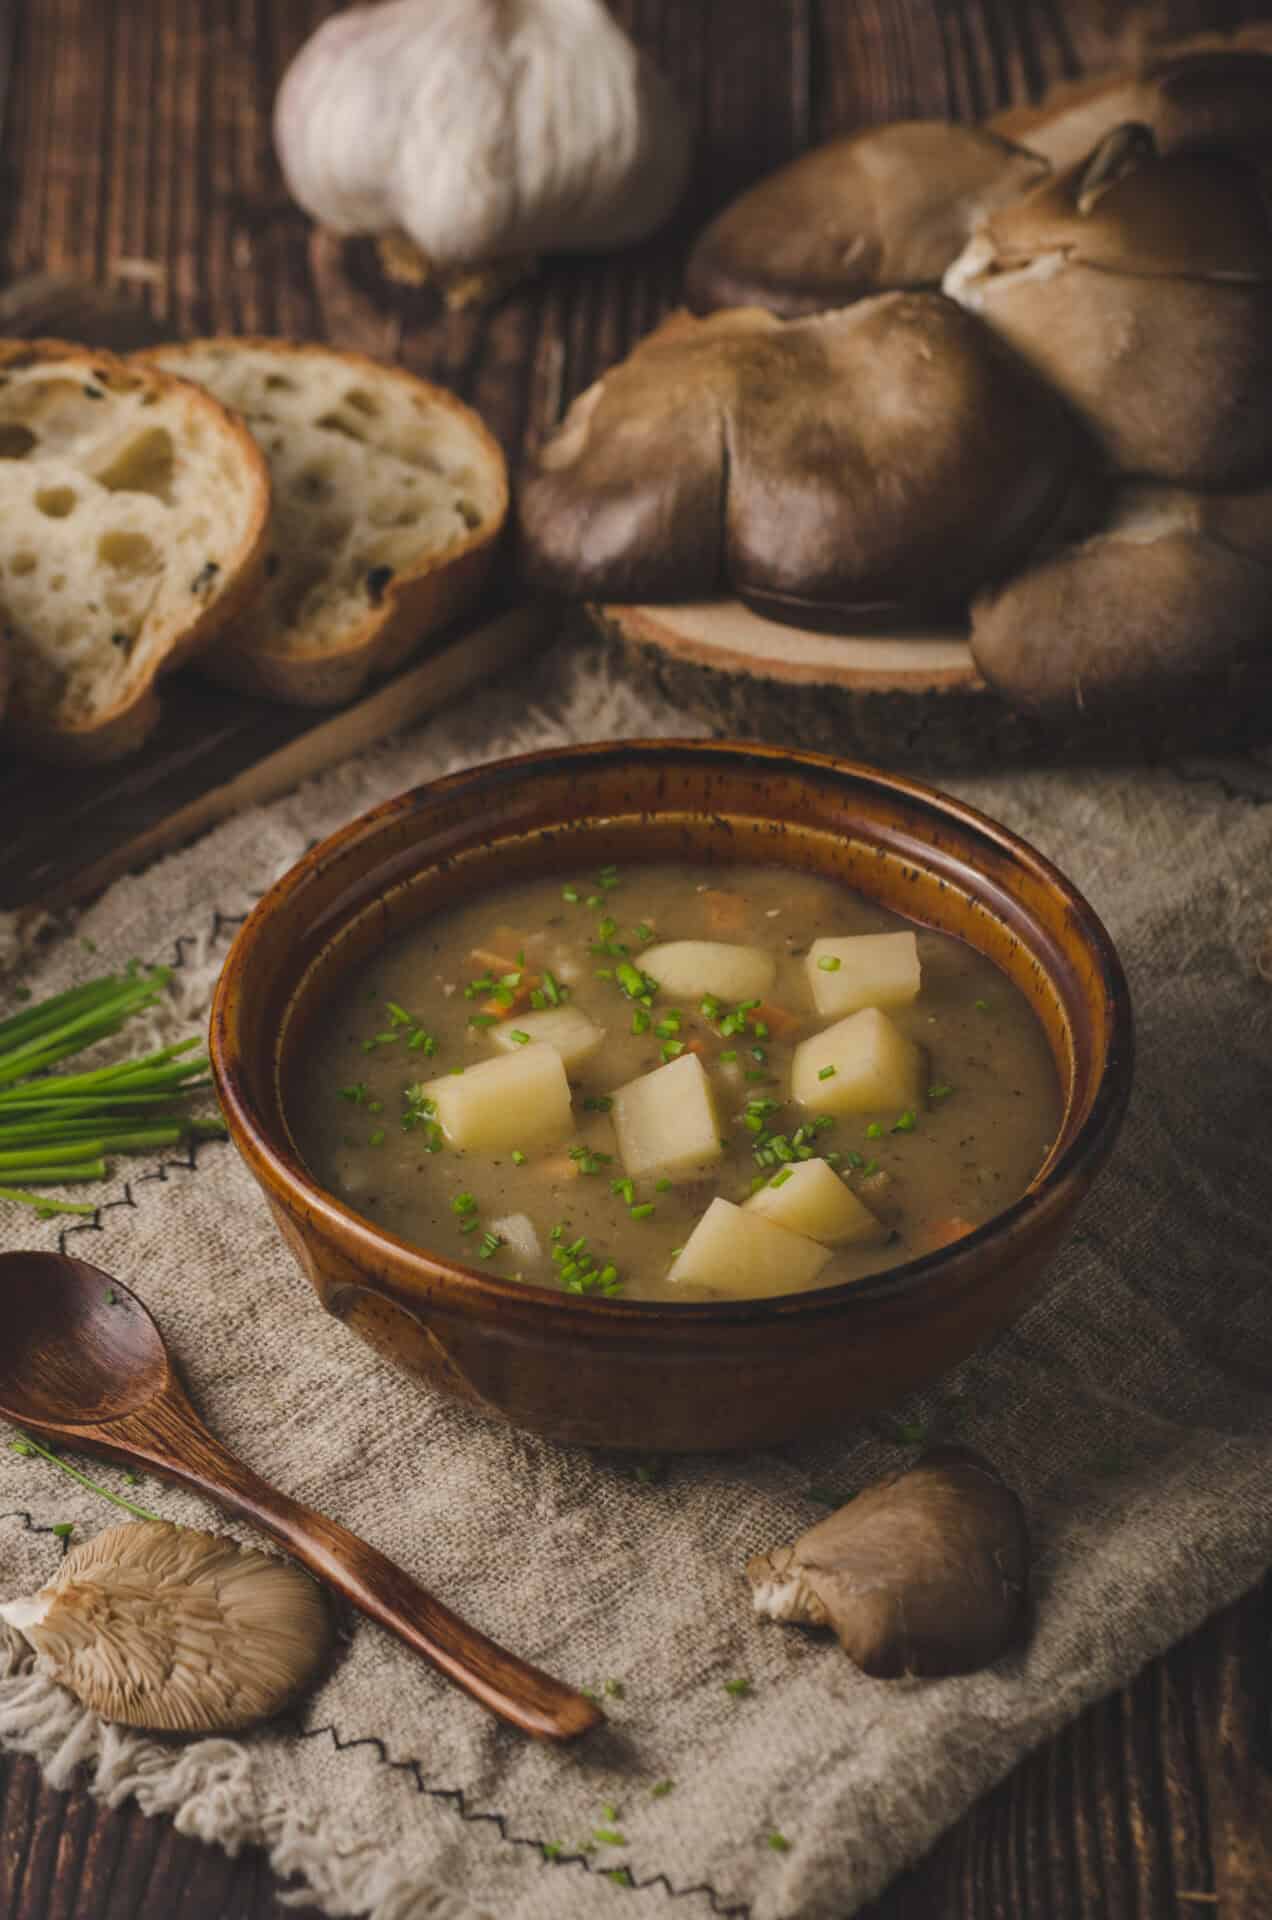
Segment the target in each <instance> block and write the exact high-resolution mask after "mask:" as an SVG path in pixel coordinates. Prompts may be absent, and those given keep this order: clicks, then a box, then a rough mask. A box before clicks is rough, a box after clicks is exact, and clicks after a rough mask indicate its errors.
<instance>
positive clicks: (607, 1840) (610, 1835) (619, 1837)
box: [592, 1827, 627, 1847]
mask: <svg viewBox="0 0 1272 1920" xmlns="http://www.w3.org/2000/svg"><path fill="white" fill-rule="evenodd" d="M592 1835H593V1838H594V1839H597V1840H599V1841H600V1843H601V1845H602V1846H603V1847H625V1846H626V1845H627V1840H626V1837H625V1836H624V1835H623V1834H621V1833H619V1832H618V1830H617V1828H615V1827H593V1828H592Z"/></svg>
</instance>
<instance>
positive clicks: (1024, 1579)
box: [747, 1447, 1029, 1680]
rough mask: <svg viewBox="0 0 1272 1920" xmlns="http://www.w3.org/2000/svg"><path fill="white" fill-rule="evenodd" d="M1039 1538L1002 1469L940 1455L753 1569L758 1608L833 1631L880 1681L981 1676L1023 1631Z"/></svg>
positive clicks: (940, 1450) (962, 1453) (950, 1452)
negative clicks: (1034, 1542)
mask: <svg viewBox="0 0 1272 1920" xmlns="http://www.w3.org/2000/svg"><path fill="white" fill-rule="evenodd" d="M1028 1569H1029V1535H1028V1531H1027V1528H1026V1526H1025V1516H1024V1509H1023V1508H1022V1506H1021V1504H1020V1500H1019V1498H1018V1497H1017V1495H1016V1494H1015V1493H1013V1492H1012V1490H1011V1488H1010V1487H1008V1486H1007V1485H1006V1483H1005V1482H1004V1481H1003V1480H1002V1479H1001V1478H1000V1476H999V1474H998V1471H997V1469H996V1468H995V1467H994V1466H992V1465H991V1463H990V1462H989V1461H988V1460H986V1459H985V1458H983V1456H982V1455H980V1454H977V1453H973V1452H972V1451H971V1449H970V1448H967V1447H933V1448H931V1449H929V1451H928V1452H927V1453H925V1454H924V1455H923V1456H922V1458H921V1459H920V1460H919V1462H918V1464H917V1465H916V1466H914V1467H911V1469H910V1470H909V1472H908V1473H902V1474H899V1475H896V1476H894V1477H893V1478H892V1479H889V1480H883V1481H880V1482H879V1483H878V1484H877V1485H876V1486H872V1487H866V1488H865V1489H864V1490H863V1491H862V1492H861V1493H859V1494H858V1495H857V1497H856V1499H855V1500H852V1501H850V1502H849V1504H848V1505H847V1506H846V1507H841V1508H840V1509H839V1511H838V1512H837V1513H833V1514H831V1516H830V1517H829V1519H826V1520H822V1521H819V1522H818V1524H817V1525H816V1526H815V1527H810V1528H809V1530H808V1532H807V1533H805V1534H803V1535H802V1536H801V1537H800V1539H798V1540H797V1541H796V1542H795V1544H794V1546H793V1547H783V1548H779V1549H778V1550H777V1551H776V1552H774V1553H771V1554H761V1555H759V1556H758V1557H757V1558H756V1559H754V1560H752V1561H751V1563H750V1565H749V1566H748V1567H747V1578H748V1579H749V1580H750V1582H751V1585H752V1587H753V1589H754V1590H755V1602H756V1606H757V1609H760V1610H762V1611H764V1612H768V1613H771V1614H772V1615H773V1617H774V1618H777V1619H785V1620H802V1621H806V1622H807V1623H808V1624H809V1625H812V1626H829V1627H832V1628H833V1629H834V1631H835V1633H836V1635H837V1636H838V1638H839V1642H840V1645H841V1646H842V1647H843V1649H844V1651H845V1653H847V1654H848V1656H849V1658H850V1659H851V1660H853V1661H854V1662H855V1663H856V1665H857V1666H859V1667H860V1668H861V1669H862V1671H863V1672H864V1673H868V1674H872V1675H873V1676H874V1677H875V1678H876V1679H881V1680H887V1679H895V1678H897V1677H898V1676H899V1675H902V1674H922V1675H927V1676H936V1675H940V1674H950V1673H971V1672H974V1671H975V1670H976V1669H977V1668H978V1667H984V1666H988V1665H989V1664H990V1662H991V1661H993V1660H996V1659H997V1658H998V1656H999V1655H1000V1654H1001V1653H1003V1652H1004V1651H1005V1650H1006V1649H1007V1648H1008V1647H1009V1646H1010V1645H1011V1644H1012V1643H1013V1641H1014V1640H1015V1639H1016V1638H1017V1637H1018V1636H1019V1634H1020V1632H1021V1630H1022V1628H1023V1626H1024V1622H1025V1617H1026V1603H1027V1588H1028Z"/></svg>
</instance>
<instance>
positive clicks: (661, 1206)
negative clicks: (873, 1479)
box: [289, 864, 1060, 1300]
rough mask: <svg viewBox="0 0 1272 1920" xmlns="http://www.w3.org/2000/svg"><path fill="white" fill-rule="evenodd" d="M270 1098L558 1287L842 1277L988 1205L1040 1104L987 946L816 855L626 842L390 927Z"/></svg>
mask: <svg viewBox="0 0 1272 1920" xmlns="http://www.w3.org/2000/svg"><path fill="white" fill-rule="evenodd" d="M289 1117H290V1120H291V1125H292V1130H293V1133H294V1135H295V1137H296V1140H297V1143H298V1145H299V1147H300V1149H301V1152H302V1153H303V1155H304V1156H305V1158H306V1160H307V1161H308V1163H309V1165H310V1167H311V1168H312V1170H313V1172H314V1173H315V1175H316V1176H317V1177H318V1179H319V1180H320V1181H321V1183H322V1184H323V1185H324V1186H325V1187H326V1188H327V1189H328V1191H330V1192H331V1193H333V1194H335V1195H336V1196H337V1197H338V1198H340V1199H341V1200H343V1201H344V1202H345V1203H346V1204H348V1205H349V1206H350V1207H352V1208H353V1209H354V1210H355V1211H356V1212H358V1213H360V1214H363V1215H365V1216H366V1217H367V1218H368V1219H370V1220H372V1221H374V1222H376V1223H377V1224H378V1225H380V1226H382V1227H386V1228H388V1229H389V1230H390V1231H391V1232H393V1233H396V1234H398V1235H400V1236H401V1237H402V1238H403V1239H405V1240H408V1241H410V1242H412V1243H414V1244H415V1245H418V1246H420V1247H424V1248H427V1249H428V1250H429V1251H431V1252H433V1253H436V1254H439V1255H442V1256H445V1257H449V1258H456V1259H459V1260H461V1261H463V1262H465V1263H466V1264H468V1265H471V1266H475V1267H478V1268H483V1269H486V1270H489V1271H490V1272H492V1273H496V1274H499V1275H500V1276H502V1277H503V1278H506V1279H511V1280H519V1281H522V1282H525V1283H528V1284H533V1285H537V1286H552V1287H559V1288H561V1289H563V1290H564V1291H565V1292H566V1293H575V1294H579V1295H601V1296H610V1297H613V1296H620V1295H621V1296H622V1297H624V1298H628V1299H646V1300H704V1299H719V1298H734V1297H743V1296H754V1295H770V1294H779V1293H790V1292H795V1291H802V1290H804V1289H806V1288H809V1287H814V1286H816V1287H825V1286H834V1285H838V1284H840V1283H841V1282H844V1281H851V1280H855V1279H860V1278H862V1277H863V1276H865V1275H867V1274H870V1273H875V1272H878V1271H880V1270H881V1269H884V1268H887V1267H892V1266H896V1265H899V1264H900V1263H902V1262H903V1261H906V1260H910V1259H913V1258H915V1257H917V1256H918V1255H920V1254H923V1253H927V1252H931V1251H933V1250H934V1249H936V1248H937V1247H940V1246H943V1245H946V1244H949V1243H950V1242H951V1241H952V1240H954V1239H956V1238H958V1237H960V1236H961V1235H963V1234H965V1233H968V1232H970V1231H972V1230H973V1229H974V1228H975V1227H977V1226H979V1225H981V1224H982V1223H983V1222H984V1221H986V1220H988V1219H990V1218H991V1217H992V1216H993V1215H994V1214H996V1213H1000V1212H1001V1211H1002V1210H1003V1208H1004V1207H1006V1206H1008V1205H1010V1204H1011V1202H1012V1201H1014V1200H1016V1199H1017V1198H1019V1196H1020V1195H1021V1194H1022V1193H1023V1192H1024V1191H1025V1189H1026V1188H1027V1187H1028V1185H1029V1183H1030V1181H1031V1180H1032V1179H1033V1177H1034V1175H1035V1174H1036V1173H1037V1172H1038V1169H1039V1167H1040V1166H1041V1164H1042V1162H1043V1160H1044V1158H1045V1157H1046V1154H1047V1151H1048V1149H1049V1147H1050V1144H1051V1142H1052V1140H1053V1139H1054V1137H1055V1134H1056V1132H1057V1129H1058V1127H1059V1123H1060V1091H1059V1086H1058V1082H1057V1077H1056V1073H1055V1068H1054V1065H1053V1063H1052V1059H1051V1056H1050V1053H1049V1051H1048V1047H1047V1043H1046V1039H1045V1037H1044V1034H1043V1032H1042V1029H1041V1027H1040V1026H1039V1024H1038V1022H1037V1021H1036V1019H1035V1018H1034V1015H1033V1014H1032V1012H1031V1011H1030V1009H1029V1007H1028V1006H1027V1004H1026V1002H1025V1000H1024V998H1023V996H1022V995H1021V994H1020V993H1019V992H1018V990H1017V989H1016V988H1015V987H1014V986H1013V985H1012V984H1011V982H1010V981H1008V980H1007V979H1006V977H1005V976H1004V975H1003V974H1001V973H1000V972H999V971H998V970H997V968H996V967H994V966H993V965H992V964H991V963H990V962H989V961H988V960H986V959H985V958H984V957H983V956H982V955H980V954H978V953H976V952H975V951H974V950H973V949H972V948H970V947H968V946H966V945H964V944H963V943H962V942H961V941H958V940H955V939H952V938H951V937H950V936H948V935H945V934H940V933H934V932H930V931H928V930H926V929H923V928H916V927H914V926H913V925H912V924H911V923H909V922H907V921H905V920H903V919H902V918H900V917H899V916H898V915H896V914H893V913H890V912H888V911H887V910H886V909H884V908H881V907H878V906H876V905H875V904H874V903H873V902H870V901H867V900H864V899H862V898H860V897H858V896H856V895H854V894H851V893H849V892H848V891H847V890H845V889H844V888H842V887H840V886H837V885H835V884H834V883H833V882H830V881H826V880H824V879H821V878H819V877H817V876H814V875H810V874H802V873H795V872H791V871H790V870H788V869H785V868H776V867H743V866H739V867H728V868H720V867H708V866H694V865H688V864H686V865H669V864H661V865H632V866H630V867H623V868H618V867H610V868H606V869H604V870H603V871H601V872H599V873H596V872H593V873H580V874H577V875H565V876H558V877H556V878H554V879H551V880H548V879H544V878H537V879H534V880H531V881H528V882H526V883H525V884H523V885H517V886H508V887H503V888H500V889H498V890H496V891H492V892H490V893H488V894H485V895H483V896H482V897H481V898H480V899H479V900H476V901H473V902H472V903H470V904H466V905H463V906H458V907H454V908H452V909H449V910H447V911H445V912H443V913H439V914H436V915H434V916H433V917H432V918H430V919H428V920H427V921H425V922H423V923H421V924H420V925H419V926H418V927H415V928H413V929H412V930H411V931H410V932H409V933H407V934H405V935H403V936H401V937H400V938H399V939H397V940H395V941H394V942H392V943H391V944H389V945H388V946H386V947H385V949H384V950H383V952H381V953H380V954H379V955H377V957H376V959H375V960H374V962H373V963H372V964H371V965H369V966H365V967H364V968H363V969H362V970H361V971H360V972H359V973H357V974H355V975H354V976H353V977H352V978H351V979H350V980H349V981H348V982H347V983H346V984H345V986H344V988H343V990H342V993H341V994H340V995H339V996H338V997H337V998H336V999H335V1000H334V1001H333V1003H332V1004H331V1006H330V1008H329V1011H328V1013H327V1016H326V1017H325V1019H324V1022H323V1026H322V1039H321V1045H317V1044H315V1045H314V1047H313V1050H312V1052H311V1054H310V1056H309V1057H308V1058H307V1059H306V1061H305V1062H304V1064H303V1067H302V1068H301V1071H300V1075H299V1080H298V1084H297V1087H296V1098H295V1100H294V1101H293V1103H292V1110H291V1112H290V1116H289Z"/></svg>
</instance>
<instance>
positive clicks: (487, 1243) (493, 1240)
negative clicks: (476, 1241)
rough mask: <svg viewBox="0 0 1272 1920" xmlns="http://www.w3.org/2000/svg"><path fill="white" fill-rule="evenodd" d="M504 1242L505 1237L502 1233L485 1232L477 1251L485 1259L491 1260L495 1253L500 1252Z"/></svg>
mask: <svg viewBox="0 0 1272 1920" xmlns="http://www.w3.org/2000/svg"><path fill="white" fill-rule="evenodd" d="M503 1244H504V1237H503V1235H502V1234H501V1233H486V1234H483V1236H482V1239H481V1243H480V1245H479V1246H478V1248H477V1251H478V1253H479V1254H480V1255H481V1258H482V1259H483V1260H489V1258H490V1256H491V1255H492V1254H493V1253H498V1251H499V1249H500V1247H502V1246H503Z"/></svg>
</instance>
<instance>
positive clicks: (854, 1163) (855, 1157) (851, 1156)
mask: <svg viewBox="0 0 1272 1920" xmlns="http://www.w3.org/2000/svg"><path fill="white" fill-rule="evenodd" d="M826 1158H827V1159H828V1160H829V1158H830V1155H829V1154H827V1155H826ZM844 1159H845V1160H846V1161H847V1162H848V1165H849V1166H850V1167H851V1168H853V1170H854V1172H855V1171H856V1170H857V1169H858V1168H860V1167H864V1166H865V1164H866V1162H865V1158H864V1156H863V1155H862V1154H860V1153H853V1152H851V1151H850V1152H848V1153H846V1154H845V1155H844Z"/></svg>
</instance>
